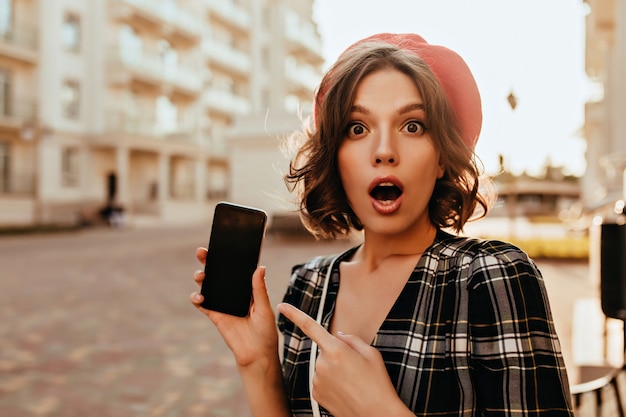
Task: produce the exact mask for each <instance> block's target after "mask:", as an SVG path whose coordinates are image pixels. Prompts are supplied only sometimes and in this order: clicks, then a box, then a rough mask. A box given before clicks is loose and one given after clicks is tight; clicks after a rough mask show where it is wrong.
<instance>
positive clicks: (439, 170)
mask: <svg viewBox="0 0 626 417" xmlns="http://www.w3.org/2000/svg"><path fill="white" fill-rule="evenodd" d="M445 172H446V168H445V167H444V166H443V164H442V163H441V161H439V167H438V168H437V179H438V180H440V179H441V178H442V177H443V174H445Z"/></svg>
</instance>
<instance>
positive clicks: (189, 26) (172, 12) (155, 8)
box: [122, 0, 202, 36]
mask: <svg viewBox="0 0 626 417" xmlns="http://www.w3.org/2000/svg"><path fill="white" fill-rule="evenodd" d="M122 1H124V2H126V3H129V4H131V5H133V6H134V7H136V8H139V9H141V10H143V11H144V12H146V13H148V14H153V15H155V16H156V17H157V19H159V20H161V21H163V22H167V23H169V24H172V25H174V26H176V27H178V28H180V29H181V30H184V31H186V32H192V33H194V34H198V36H200V32H201V31H202V19H200V18H199V17H198V16H197V15H195V14H194V13H193V12H192V11H189V10H186V9H184V8H182V6H181V5H179V4H175V3H172V2H170V1H163V0H122Z"/></svg>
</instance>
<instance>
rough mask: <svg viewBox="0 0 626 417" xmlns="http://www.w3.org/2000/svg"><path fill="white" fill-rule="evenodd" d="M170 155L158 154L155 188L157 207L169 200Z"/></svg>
mask: <svg viewBox="0 0 626 417" xmlns="http://www.w3.org/2000/svg"><path fill="white" fill-rule="evenodd" d="M169 181H170V155H169V154H167V153H164V152H161V153H159V176H158V187H157V201H158V202H159V205H161V204H162V203H164V202H166V201H167V200H169V189H170V187H169Z"/></svg>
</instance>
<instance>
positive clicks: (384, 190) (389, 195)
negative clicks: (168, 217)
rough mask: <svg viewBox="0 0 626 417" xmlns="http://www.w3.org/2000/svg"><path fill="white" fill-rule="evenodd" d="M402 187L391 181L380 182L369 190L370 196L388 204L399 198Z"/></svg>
mask: <svg viewBox="0 0 626 417" xmlns="http://www.w3.org/2000/svg"><path fill="white" fill-rule="evenodd" d="M401 195H402V189H401V188H400V187H398V186H397V185H395V184H394V183H392V182H381V183H380V184H378V185H376V186H375V187H374V188H372V190H371V191H370V196H371V197H372V198H373V199H375V200H377V201H379V202H381V203H384V204H390V203H392V202H394V201H395V200H397V199H398V198H400V196H401Z"/></svg>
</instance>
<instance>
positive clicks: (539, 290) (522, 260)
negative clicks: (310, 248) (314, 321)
mask: <svg viewBox="0 0 626 417" xmlns="http://www.w3.org/2000/svg"><path fill="white" fill-rule="evenodd" d="M355 250H356V248H353V249H350V250H348V251H347V252H345V253H343V254H341V255H340V257H339V258H338V259H339V261H341V260H342V259H349V258H350V257H351V256H352V254H353V253H354V251H355ZM331 260H332V257H317V258H314V259H312V260H310V261H309V262H307V263H306V264H303V265H298V266H296V267H295V268H294V270H293V274H292V276H291V280H290V284H289V288H288V290H287V293H286V295H285V297H284V301H285V302H287V303H290V304H293V305H295V306H297V307H298V308H300V309H301V310H303V311H305V312H307V313H308V314H309V315H310V316H312V317H314V318H315V316H316V314H317V310H318V306H319V304H320V297H321V293H322V287H323V280H324V279H325V276H326V271H327V268H328V266H329V264H330V263H331ZM339 261H338V262H335V266H334V270H333V271H332V275H331V281H330V283H329V288H328V293H327V299H326V302H325V306H324V315H323V321H322V324H323V325H324V326H325V327H326V328H328V326H329V324H330V320H331V318H332V315H333V311H334V306H335V300H336V296H337V291H338V289H339ZM278 325H279V329H280V331H281V332H282V333H283V335H284V358H283V371H284V375H285V381H286V386H287V391H288V396H289V400H290V404H291V410H292V413H293V415H294V416H311V415H312V412H311V403H310V398H309V396H310V394H309V386H308V363H309V357H310V352H311V340H310V339H309V338H308V337H307V336H305V335H304V334H303V333H302V332H301V331H300V329H298V328H296V327H295V326H294V325H293V324H292V323H291V322H289V321H288V320H286V319H285V318H284V317H283V316H280V317H279V319H278ZM372 346H374V347H375V348H376V349H378V350H379V351H380V352H381V354H382V357H383V359H384V362H385V364H386V367H387V371H388V372H389V375H390V377H391V380H392V382H393V383H394V384H395V387H396V391H397V392H398V395H399V396H400V398H401V399H402V401H404V403H405V404H406V405H407V406H408V407H409V409H411V410H412V411H413V412H414V413H415V415H417V416H572V415H573V413H572V407H571V399H570V393H569V384H568V380H567V375H566V371H565V364H564V362H563V358H562V356H561V350H560V345H559V341H558V338H557V335H556V333H555V330H554V324H553V322H552V317H551V312H550V308H549V305H548V299H547V295H546V291H545V287H544V283H543V278H542V277H541V274H540V272H539V271H538V270H537V268H536V266H535V264H534V263H533V262H532V261H531V260H530V259H529V258H528V257H527V255H526V254H525V253H524V252H522V251H521V250H520V249H518V248H516V247H514V246H512V245H510V244H507V243H503V242H498V241H482V240H477V239H469V238H463V237H456V236H452V235H450V234H447V233H445V232H443V231H439V232H438V234H437V237H436V238H435V241H434V243H433V244H432V245H431V247H430V248H429V249H428V250H427V251H426V252H424V254H423V256H422V257H421V259H420V260H419V262H418V264H417V265H416V267H415V269H414V270H413V272H412V274H411V276H410V278H409V280H408V281H407V283H406V286H405V287H404V289H403V290H402V292H401V294H400V296H399V298H398V300H397V301H396V303H395V305H394V306H393V307H392V309H391V311H390V312H389V314H388V316H387V318H386V319H385V321H384V323H383V324H382V326H381V328H380V329H379V330H378V333H377V335H376V337H375V339H374V341H373V343H372ZM322 415H326V416H328V415H329V414H328V413H326V412H325V410H323V409H322Z"/></svg>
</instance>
